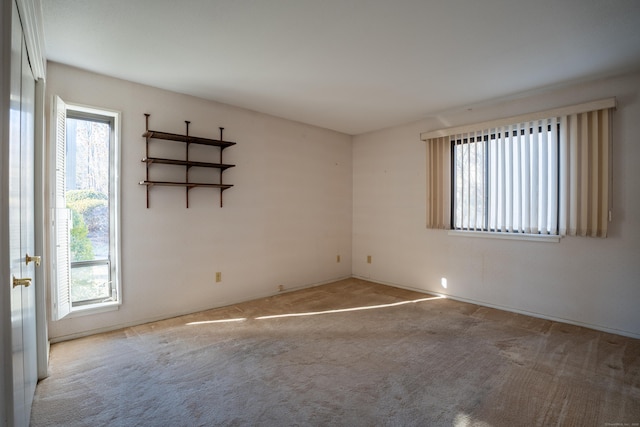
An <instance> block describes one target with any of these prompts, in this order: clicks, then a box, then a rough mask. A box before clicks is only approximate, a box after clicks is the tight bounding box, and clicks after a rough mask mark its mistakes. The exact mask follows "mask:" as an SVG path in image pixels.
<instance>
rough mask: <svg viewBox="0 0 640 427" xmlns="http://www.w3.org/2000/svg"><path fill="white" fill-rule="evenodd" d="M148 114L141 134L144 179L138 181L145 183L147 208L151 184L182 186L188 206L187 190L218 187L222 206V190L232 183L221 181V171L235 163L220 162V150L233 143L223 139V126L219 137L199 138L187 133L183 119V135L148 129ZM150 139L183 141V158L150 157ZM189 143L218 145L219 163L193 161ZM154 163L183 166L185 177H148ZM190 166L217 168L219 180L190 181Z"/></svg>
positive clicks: (187, 123)
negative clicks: (167, 179) (143, 148)
mask: <svg viewBox="0 0 640 427" xmlns="http://www.w3.org/2000/svg"><path fill="white" fill-rule="evenodd" d="M149 116H150V114H145V120H146V131H145V132H144V133H143V134H142V136H143V137H144V138H145V141H146V157H144V158H143V159H142V162H143V163H145V165H146V172H147V173H146V179H145V180H144V181H140V185H145V186H146V187H147V208H149V189H150V188H151V187H153V186H156V185H157V186H165V187H184V188H185V189H186V196H185V197H186V205H187V208H188V207H189V190H191V189H192V188H196V187H208V188H218V189H220V207H222V206H223V203H222V192H223V191H224V190H227V189H229V188H231V187H233V185H232V184H223V182H222V173H223V172H224V171H225V170H227V169H229V168H232V167H235V165H231V164H228V163H223V162H222V152H223V151H224V149H225V148H228V147H231V146H233V145H235V144H236V143H235V142H231V141H225V140H224V139H223V136H222V132H223V130H224V128H220V139H209V138H201V137H197V136H191V135H189V123H190V122H189V121H185V124H186V133H185V134H184V135H180V134H175V133H168V132H160V131H155V130H149ZM151 139H160V140H165V141H174V142H182V143H185V158H184V160H183V159H167V158H161V157H150V156H149V142H150V140H151ZM190 144H199V145H208V146H211V147H218V148H219V149H220V162H219V163H210V162H200V161H195V160H192V159H190V158H189V145H190ZM154 164H161V165H174V166H183V167H184V168H185V179H184V181H157V180H150V179H149V168H150V167H151V166H152V165H154ZM192 167H198V168H212V169H218V171H219V182H218V183H202V182H192V181H190V180H189V169H191V168H192Z"/></svg>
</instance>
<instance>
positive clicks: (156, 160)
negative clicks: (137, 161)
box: [142, 157, 235, 170]
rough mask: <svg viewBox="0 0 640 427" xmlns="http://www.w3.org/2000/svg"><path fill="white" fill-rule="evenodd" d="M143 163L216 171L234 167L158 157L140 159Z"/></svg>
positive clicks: (224, 164)
mask: <svg viewBox="0 0 640 427" xmlns="http://www.w3.org/2000/svg"><path fill="white" fill-rule="evenodd" d="M142 161H143V162H145V163H148V164H152V163H158V164H163V165H178V166H189V167H192V166H196V167H200V168H216V169H222V170H225V169H229V168H232V167H235V165H230V164H226V163H208V162H195V161H192V160H176V159H162V158H159V157H145V158H144V159H142Z"/></svg>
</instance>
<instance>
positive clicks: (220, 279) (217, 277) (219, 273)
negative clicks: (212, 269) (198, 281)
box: [216, 271, 222, 283]
mask: <svg viewBox="0 0 640 427" xmlns="http://www.w3.org/2000/svg"><path fill="white" fill-rule="evenodd" d="M220 282H222V272H220V271H218V272H216V283H220Z"/></svg>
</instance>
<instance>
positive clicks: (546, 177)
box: [451, 119, 559, 235]
mask: <svg viewBox="0 0 640 427" xmlns="http://www.w3.org/2000/svg"><path fill="white" fill-rule="evenodd" d="M541 122H543V123H540V122H537V123H521V124H518V125H515V126H509V127H508V128H502V129H497V130H495V129H494V130H492V131H491V132H478V133H475V134H470V135H459V136H455V137H452V138H451V149H452V155H451V158H452V160H453V164H452V182H453V186H452V201H453V208H452V213H453V214H452V227H451V228H453V229H456V230H473V231H491V232H511V233H527V234H552V235H557V234H558V141H559V127H558V124H557V123H556V120H555V119H553V120H544V121H541ZM547 122H552V123H547Z"/></svg>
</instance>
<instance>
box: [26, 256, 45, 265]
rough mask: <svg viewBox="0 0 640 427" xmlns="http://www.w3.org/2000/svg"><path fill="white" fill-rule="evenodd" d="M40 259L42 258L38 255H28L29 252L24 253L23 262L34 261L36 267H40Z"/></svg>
mask: <svg viewBox="0 0 640 427" xmlns="http://www.w3.org/2000/svg"><path fill="white" fill-rule="evenodd" d="M40 261H42V259H41V257H39V256H29V254H26V255H25V263H26V264H27V265H29V263H30V262H35V263H36V267H40Z"/></svg>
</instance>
